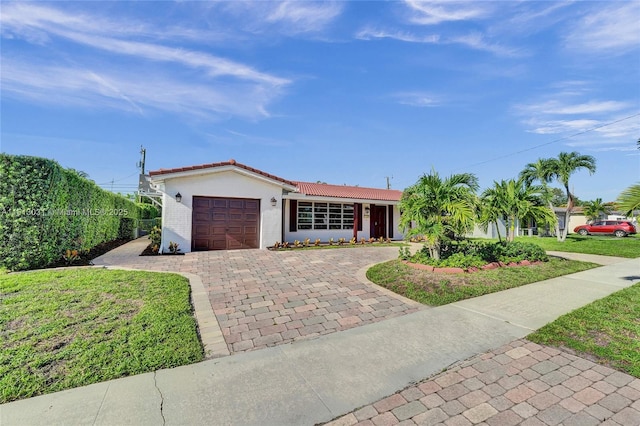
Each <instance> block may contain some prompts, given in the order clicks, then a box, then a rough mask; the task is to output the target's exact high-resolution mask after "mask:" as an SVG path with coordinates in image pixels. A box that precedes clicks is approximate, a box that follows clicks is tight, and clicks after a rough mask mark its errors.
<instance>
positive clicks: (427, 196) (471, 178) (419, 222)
mask: <svg viewBox="0 0 640 426" xmlns="http://www.w3.org/2000/svg"><path fill="white" fill-rule="evenodd" d="M477 189H478V178H477V177H476V176H475V175H473V174H471V173H460V174H454V175H451V176H449V177H448V178H446V179H442V178H441V177H440V176H439V175H438V173H437V172H436V171H435V170H432V171H431V173H429V174H428V175H427V174H425V175H423V176H422V177H421V178H420V179H418V181H417V182H416V183H415V184H413V185H412V186H410V187H408V188H407V189H405V190H404V192H403V194H402V198H401V200H400V205H399V207H400V211H402V216H401V218H400V226H401V227H402V228H403V230H404V231H407V230H408V232H407V234H408V235H410V236H411V235H424V236H425V238H426V239H427V245H428V247H429V253H430V255H431V257H432V258H434V259H440V247H441V244H442V241H443V240H444V239H446V238H448V237H449V236H450V235H462V234H464V233H466V232H468V231H469V230H471V229H472V227H473V224H474V218H475V204H476V198H475V195H474V194H475V191H477Z"/></svg>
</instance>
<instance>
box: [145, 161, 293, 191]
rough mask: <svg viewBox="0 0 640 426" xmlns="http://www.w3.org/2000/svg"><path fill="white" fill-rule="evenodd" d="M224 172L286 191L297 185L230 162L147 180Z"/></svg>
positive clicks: (162, 181) (157, 175)
mask: <svg viewBox="0 0 640 426" xmlns="http://www.w3.org/2000/svg"><path fill="white" fill-rule="evenodd" d="M225 172H232V173H237V174H240V175H243V176H246V177H249V178H252V179H256V180H259V181H262V182H266V183H269V184H272V185H277V186H280V187H281V188H283V189H285V190H287V191H296V190H297V187H296V186H295V185H293V184H290V183H287V182H285V181H283V180H279V179H274V178H271V177H269V176H265V175H263V174H260V173H256V172H253V171H251V170H247V169H245V168H242V167H238V166H236V165H231V164H230V165H223V166H218V167H211V168H202V169H193V170H181V171H175V172H169V173H162V174H154V175H151V176H150V177H149V181H150V182H151V184H152V185H154V186H155V185H157V184H163V183H165V182H166V181H168V180H173V179H182V178H193V177H199V176H207V175H215V174H219V173H225Z"/></svg>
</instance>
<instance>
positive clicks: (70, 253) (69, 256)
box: [62, 250, 80, 265]
mask: <svg viewBox="0 0 640 426" xmlns="http://www.w3.org/2000/svg"><path fill="white" fill-rule="evenodd" d="M62 257H63V258H64V260H65V262H66V263H67V265H71V264H72V263H73V262H76V261H78V260H80V254H79V253H78V250H67V251H65V252H64V254H63V255H62Z"/></svg>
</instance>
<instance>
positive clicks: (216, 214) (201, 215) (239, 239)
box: [191, 197, 260, 251]
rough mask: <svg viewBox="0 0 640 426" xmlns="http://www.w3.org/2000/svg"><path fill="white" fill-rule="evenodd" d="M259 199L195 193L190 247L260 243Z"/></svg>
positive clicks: (220, 247)
mask: <svg viewBox="0 0 640 426" xmlns="http://www.w3.org/2000/svg"><path fill="white" fill-rule="evenodd" d="M259 220H260V200H251V199H246V198H218V197H193V216H192V231H191V249H192V250H194V251H197V250H232V249H244V248H258V247H259V241H260V239H259V224H260V222H259Z"/></svg>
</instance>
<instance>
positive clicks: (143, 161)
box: [138, 145, 147, 174]
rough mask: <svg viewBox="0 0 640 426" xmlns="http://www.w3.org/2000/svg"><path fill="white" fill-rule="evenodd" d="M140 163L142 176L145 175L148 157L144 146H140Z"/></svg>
mask: <svg viewBox="0 0 640 426" xmlns="http://www.w3.org/2000/svg"><path fill="white" fill-rule="evenodd" d="M140 156H141V157H140V161H139V162H138V167H139V168H140V174H144V163H145V159H146V157H147V150H146V149H144V147H143V146H142V145H140Z"/></svg>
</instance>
